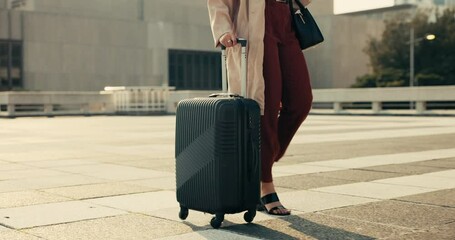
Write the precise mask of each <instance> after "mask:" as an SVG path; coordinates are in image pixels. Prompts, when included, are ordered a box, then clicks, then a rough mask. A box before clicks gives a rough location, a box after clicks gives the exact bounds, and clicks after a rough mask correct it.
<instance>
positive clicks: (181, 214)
mask: <svg viewBox="0 0 455 240" xmlns="http://www.w3.org/2000/svg"><path fill="white" fill-rule="evenodd" d="M187 217H188V208H186V207H183V206H180V212H179V218H180V219H182V220H185V219H186V218H187Z"/></svg>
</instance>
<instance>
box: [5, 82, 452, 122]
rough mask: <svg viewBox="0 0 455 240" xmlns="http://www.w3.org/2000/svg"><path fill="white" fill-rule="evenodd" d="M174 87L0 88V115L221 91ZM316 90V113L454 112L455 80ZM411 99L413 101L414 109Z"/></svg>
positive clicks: (169, 108)
mask: <svg viewBox="0 0 455 240" xmlns="http://www.w3.org/2000/svg"><path fill="white" fill-rule="evenodd" d="M173 90H174V88H172V87H106V88H105V90H104V91H102V92H101V93H98V92H0V116H6V117H16V116H56V115H94V114H103V115H109V114H131V115H149V114H167V113H171V114H172V113H175V111H176V107H177V104H178V102H179V101H180V100H182V99H187V98H194V97H206V96H208V95H210V93H213V92H217V91H173ZM313 96H314V101H313V109H312V113H327V114H358V113H360V114H413V115H441V114H443V115H455V86H441V87H414V88H357V89H315V90H313ZM409 102H412V106H414V107H413V108H412V109H410V106H409ZM390 103H393V104H394V105H390ZM435 103H438V104H443V105H442V107H441V106H440V107H438V108H435V107H433V106H432V105H434V104H435ZM397 104H401V106H398V107H397V106H396V105H397Z"/></svg>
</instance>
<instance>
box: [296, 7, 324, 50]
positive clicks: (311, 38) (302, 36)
mask: <svg viewBox="0 0 455 240" xmlns="http://www.w3.org/2000/svg"><path fill="white" fill-rule="evenodd" d="M294 1H295V2H296V3H297V5H298V6H299V9H298V10H297V11H296V10H295V9H294V6H293V2H294ZM289 6H290V9H291V16H292V22H293V25H294V31H295V35H296V37H297V39H298V40H299V43H300V48H301V49H302V50H305V49H307V48H310V47H313V46H316V45H318V44H320V43H322V42H323V41H324V36H323V35H322V32H321V30H320V29H319V27H318V25H317V24H316V21H315V20H314V18H313V16H312V15H311V13H310V11H309V10H308V8H306V7H305V6H303V4H302V3H301V2H300V1H299V0H290V1H289Z"/></svg>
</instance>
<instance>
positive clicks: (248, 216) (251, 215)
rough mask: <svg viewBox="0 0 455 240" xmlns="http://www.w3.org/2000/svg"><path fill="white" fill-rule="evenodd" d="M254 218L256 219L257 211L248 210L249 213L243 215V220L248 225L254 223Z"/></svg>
mask: <svg viewBox="0 0 455 240" xmlns="http://www.w3.org/2000/svg"><path fill="white" fill-rule="evenodd" d="M254 217H256V209H251V210H248V211H247V212H245V214H244V215H243V219H244V220H245V222H247V223H250V222H252V221H253V219H254Z"/></svg>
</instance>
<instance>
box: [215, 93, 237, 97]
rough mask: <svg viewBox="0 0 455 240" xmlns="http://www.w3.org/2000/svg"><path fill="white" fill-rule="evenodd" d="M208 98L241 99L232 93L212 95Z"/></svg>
mask: <svg viewBox="0 0 455 240" xmlns="http://www.w3.org/2000/svg"><path fill="white" fill-rule="evenodd" d="M209 97H210V98H217V97H231V98H243V97H242V96H240V95H238V94H234V93H213V94H210V96H209Z"/></svg>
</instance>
